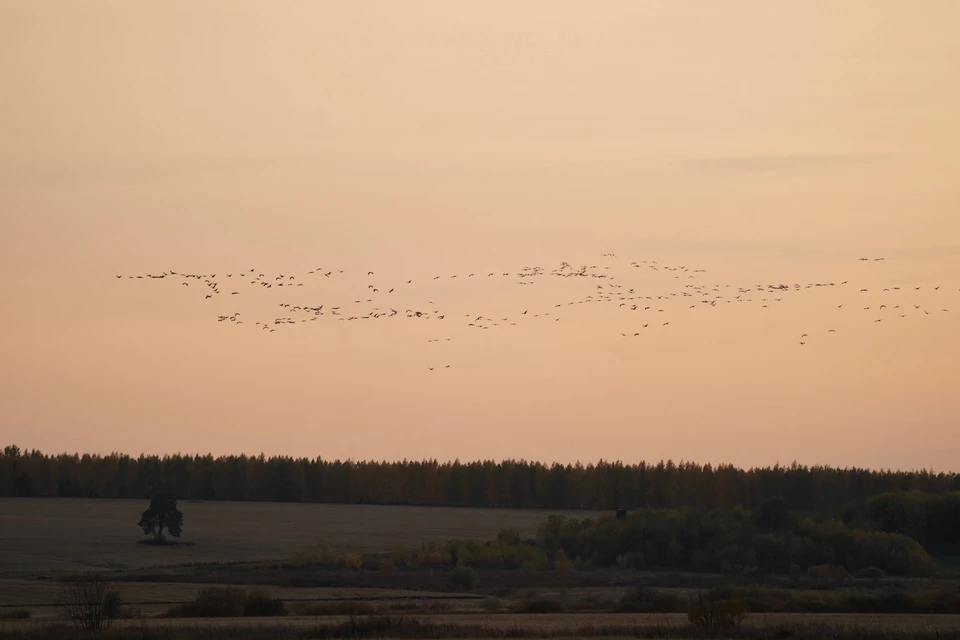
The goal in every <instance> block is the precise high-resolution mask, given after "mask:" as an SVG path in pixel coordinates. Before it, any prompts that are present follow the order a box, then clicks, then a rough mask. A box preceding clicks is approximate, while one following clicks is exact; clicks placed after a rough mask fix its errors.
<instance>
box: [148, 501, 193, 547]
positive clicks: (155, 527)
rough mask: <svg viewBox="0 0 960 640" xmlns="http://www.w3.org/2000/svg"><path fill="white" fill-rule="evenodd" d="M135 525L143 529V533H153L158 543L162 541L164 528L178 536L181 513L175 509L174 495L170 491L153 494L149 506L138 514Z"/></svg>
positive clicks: (181, 522)
mask: <svg viewBox="0 0 960 640" xmlns="http://www.w3.org/2000/svg"><path fill="white" fill-rule="evenodd" d="M137 526H138V527H140V528H141V529H143V534H144V535H153V536H154V540H155V542H157V543H158V544H159V543H162V542H163V530H164V528H166V529H167V531H169V532H170V535H172V536H173V537H174V538H179V537H180V531H181V527H183V514H182V513H181V512H180V510H179V509H177V498H176V496H174V495H173V494H170V493H161V494H158V495H156V496H154V498H153V500H151V501H150V506H149V507H147V509H146V511H144V512H143V513H142V514H140V522H138V523H137Z"/></svg>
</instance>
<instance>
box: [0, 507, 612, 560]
mask: <svg viewBox="0 0 960 640" xmlns="http://www.w3.org/2000/svg"><path fill="white" fill-rule="evenodd" d="M147 505H148V501H146V500H97V499H81V498H68V499H60V498H3V499H0V576H5V577H15V576H16V577H36V576H37V575H39V574H47V573H57V572H77V571H86V570H91V569H97V570H110V569H136V568H142V567H149V566H158V565H172V564H186V563H188V564H194V563H201V562H235V561H242V560H246V561H250V560H266V559H286V558H289V557H290V554H292V553H294V552H296V551H302V550H308V549H318V548H323V547H337V548H340V549H349V550H357V551H363V552H377V551H391V550H395V549H398V548H401V547H406V546H417V545H419V544H420V543H422V542H428V541H432V540H446V539H448V538H480V539H483V538H492V537H494V536H495V535H496V533H497V531H499V530H500V529H504V528H507V527H513V528H515V529H517V530H519V531H520V533H521V534H522V535H532V534H533V532H534V531H535V530H536V527H537V526H538V525H540V524H541V523H542V522H543V521H544V520H545V519H546V517H547V516H548V515H549V514H550V513H554V512H552V511H551V512H547V511H541V510H533V509H465V508H453V507H451V508H446V507H395V506H379V505H333V504H289V503H266V502H190V501H183V502H181V503H180V510H181V511H183V514H184V526H183V536H182V537H181V538H180V542H182V543H184V544H183V545H178V546H170V547H154V546H148V545H142V544H137V543H138V542H140V541H141V540H143V538H144V537H143V534H142V532H140V531H139V530H138V529H137V527H136V522H137V520H138V519H139V517H140V512H141V511H143V510H144V509H145V508H146V507H147ZM557 513H560V512H557ZM566 513H568V514H569V513H572V514H573V515H576V516H578V517H585V516H588V515H591V514H595V513H596V512H587V511H577V512H566Z"/></svg>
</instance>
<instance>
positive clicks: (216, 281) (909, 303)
mask: <svg viewBox="0 0 960 640" xmlns="http://www.w3.org/2000/svg"><path fill="white" fill-rule="evenodd" d="M602 258H603V259H604V260H603V262H607V263H609V262H611V261H614V262H615V263H619V264H620V265H626V263H625V262H620V260H619V259H618V258H617V256H616V254H615V253H612V252H611V253H604V254H603V255H602ZM859 260H860V261H863V262H868V261H874V262H879V261H883V260H884V258H882V257H879V258H864V257H862V258H859ZM628 268H629V269H631V270H634V269H637V270H642V273H644V275H648V276H653V275H659V276H663V277H667V278H670V279H672V280H676V281H680V282H675V283H674V286H673V287H671V289H672V290H671V291H669V292H665V293H660V294H653V293H652V292H644V291H641V290H640V286H639V285H635V286H632V287H631V286H628V285H629V284H630V282H624V281H627V280H633V279H632V278H630V277H629V276H626V277H624V275H623V274H619V275H618V274H617V273H611V265H610V264H602V265H596V264H594V265H582V266H579V267H574V266H573V265H572V264H570V263H569V262H561V263H560V264H559V266H557V267H555V268H553V269H549V270H548V269H545V268H543V267H540V266H528V267H524V268H522V269H520V270H513V271H504V270H497V271H484V272H472V273H454V274H443V275H434V276H432V277H428V278H426V280H427V283H426V284H431V281H432V283H436V281H443V280H446V281H448V282H451V283H453V282H462V281H464V280H471V279H475V280H481V279H488V280H489V279H493V280H500V281H504V282H508V283H511V284H515V285H518V286H529V285H534V284H536V283H537V282H538V281H541V280H542V279H544V278H556V279H563V280H568V281H577V282H580V283H588V284H589V286H587V287H585V290H584V291H585V295H583V296H581V297H579V298H577V299H574V300H570V299H566V300H564V301H561V302H556V303H553V304H552V305H550V306H549V307H543V308H528V309H524V310H523V311H522V312H520V311H519V310H518V311H517V313H516V314H514V315H513V316H512V317H509V316H508V317H504V316H502V314H486V313H476V312H472V313H465V314H464V313H457V314H456V315H454V314H451V313H450V311H448V310H444V309H443V308H441V306H440V305H438V304H436V303H435V302H434V301H433V300H429V301H424V302H423V303H421V304H418V305H415V306H408V305H406V304H399V301H400V300H401V299H402V298H401V294H403V293H404V288H407V289H408V290H410V289H411V287H412V286H413V285H414V283H415V282H416V288H415V292H419V293H422V292H423V290H424V289H423V284H424V283H423V282H421V280H424V279H422V278H421V279H417V280H415V279H413V278H400V279H395V280H394V279H385V278H383V277H381V276H380V275H379V274H377V273H375V272H374V271H366V272H361V273H360V274H359V275H361V276H364V282H365V283H366V284H365V287H364V288H363V289H361V290H359V291H357V292H356V294H355V295H353V296H350V297H349V299H343V300H338V301H336V304H333V301H331V300H329V299H328V300H317V301H315V302H304V301H303V299H304V298H307V297H314V296H315V292H316V288H317V287H318V286H320V285H324V284H328V283H331V281H335V280H337V279H339V278H344V277H345V276H346V275H351V274H346V273H345V271H344V270H343V269H331V268H323V267H317V268H316V269H312V270H310V271H307V272H306V273H303V274H291V273H271V274H267V273H265V272H263V271H261V270H259V269H256V268H250V269H241V270H234V271H230V272H227V271H218V272H216V273H190V272H183V271H174V270H172V269H171V270H169V271H162V272H160V273H156V274H154V273H147V274H139V275H123V274H117V275H116V278H117V279H129V280H154V281H161V282H168V283H169V282H173V283H176V284H178V285H179V287H180V288H182V289H184V290H185V291H188V292H191V293H192V292H194V291H196V290H197V289H199V291H200V293H199V294H198V296H199V295H202V296H203V297H202V300H206V301H211V300H213V299H215V298H219V297H221V296H225V297H231V298H232V297H233V296H246V295H250V294H251V293H260V292H266V291H267V290H270V291H272V293H274V294H279V293H281V292H283V293H286V292H289V301H281V302H278V303H277V304H278V306H277V308H278V309H279V310H280V311H278V313H277V314H275V315H274V317H272V318H267V319H263V320H257V321H255V322H253V324H252V325H250V322H249V319H248V318H246V316H243V315H242V314H241V312H239V311H236V312H233V313H231V314H226V315H224V314H220V315H218V316H217V321H218V322H221V323H225V324H228V325H234V326H240V325H248V326H252V327H253V328H255V329H256V330H257V331H259V332H262V333H265V334H272V333H276V332H277V331H279V330H282V329H284V328H287V327H289V326H290V325H300V324H307V323H312V322H318V321H329V320H335V321H339V322H363V321H371V320H387V319H408V320H419V321H425V320H434V321H438V322H439V321H443V322H445V323H451V322H454V323H455V322H460V323H462V324H463V325H465V326H466V327H467V328H470V329H476V330H481V331H486V330H490V329H495V328H503V327H511V326H516V325H517V323H518V322H525V321H532V320H534V319H542V320H549V321H553V322H559V321H560V320H561V318H562V316H563V313H564V310H565V308H567V307H570V306H572V305H596V304H602V305H606V306H615V308H616V309H618V310H620V311H623V312H625V313H631V314H633V313H635V314H636V316H634V317H635V318H636V319H635V320H631V324H632V325H633V329H632V330H630V331H624V332H621V333H620V335H621V337H622V338H637V337H640V336H641V335H643V334H644V332H645V331H648V330H651V328H655V327H663V328H666V327H669V326H670V322H671V320H669V319H666V318H665V317H664V316H663V315H661V314H664V313H668V309H669V310H673V309H675V308H676V307H677V306H683V308H687V309H689V310H695V309H698V308H706V309H710V308H715V307H717V306H720V305H736V304H758V305H760V307H761V308H767V307H769V306H771V305H775V304H778V303H780V302H782V301H783V300H784V299H785V297H786V296H789V295H794V294H796V293H798V292H802V291H805V290H810V289H820V288H832V287H841V288H842V287H849V288H851V289H855V290H856V291H858V292H859V293H861V294H863V293H869V292H871V291H874V289H875V288H873V289H872V288H870V287H862V288H861V287H853V286H851V285H850V284H849V281H847V280H844V281H841V282H808V283H793V284H752V285H746V286H737V285H731V284H719V283H714V284H706V283H704V282H702V281H703V280H705V279H706V278H707V276H706V275H705V274H706V273H707V271H706V270H705V269H694V268H692V267H689V266H686V265H679V264H678V265H667V264H660V263H658V262H657V261H656V260H649V261H648V260H641V261H631V262H630V263H629V266H628ZM681 285H682V286H681ZM303 287H307V288H306V290H302V288H303ZM921 290H929V291H930V292H934V293H936V292H940V290H941V287H940V286H939V285H937V286H923V285H921V286H914V285H909V286H888V287H882V293H883V294H887V295H886V296H885V297H884V299H885V300H886V302H884V303H882V304H879V305H878V304H876V303H874V304H862V305H860V306H861V307H862V310H863V311H864V312H870V313H872V314H874V315H873V317H871V319H872V321H873V322H875V323H879V322H883V321H884V320H886V319H891V320H892V319H894V318H898V317H899V318H905V317H907V315H908V314H911V313H913V314H925V315H929V314H931V313H948V312H949V311H950V309H949V308H948V307H947V306H940V305H939V304H938V305H937V306H934V307H929V308H928V306H927V305H926V304H916V301H915V300H908V299H906V298H905V296H904V294H910V293H913V292H917V291H921ZM587 291H589V293H587ZM943 293H947V292H946V290H944V292H943ZM338 294H339V295H342V288H340V289H338ZM404 299H405V298H404ZM941 300H942V298H941ZM854 304H855V303H854ZM845 305H848V308H849V307H850V306H853V304H850V303H844V304H840V305H838V308H841V309H842V308H844V306H845ZM666 317H667V318H669V317H670V316H669V315H668V316H666ZM826 331H827V333H835V332H836V330H835V329H833V328H829V329H827V330H826ZM809 339H810V334H809V333H803V334H801V335H800V336H799V339H798V342H799V344H800V345H805V344H807V342H808V341H809ZM441 341H450V338H431V339H429V340H428V341H427V342H441ZM450 366H451V365H450V364H446V365H442V366H441V365H437V366H431V367H428V368H429V369H430V370H431V371H433V370H435V369H449V368H450Z"/></svg>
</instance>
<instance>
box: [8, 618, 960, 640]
mask: <svg viewBox="0 0 960 640" xmlns="http://www.w3.org/2000/svg"><path fill="white" fill-rule="evenodd" d="M357 620H358V621H359V622H360V623H361V624H362V623H363V620H362V619H357ZM403 620H405V621H407V622H413V623H420V624H423V625H428V626H430V627H432V628H433V630H434V631H433V633H427V634H422V635H421V634H415V635H409V636H407V637H441V638H442V637H464V635H463V632H467V633H469V632H471V631H477V632H480V633H482V632H486V633H488V634H490V636H491V637H502V636H503V635H509V636H510V637H538V636H539V637H578V636H583V637H588V636H604V637H616V636H617V635H619V634H621V633H622V636H623V637H631V636H632V637H638V636H640V637H643V636H644V635H647V637H650V635H652V634H649V632H652V631H659V632H660V633H657V634H656V635H655V636H654V637H661V638H683V637H703V634H697V633H695V630H693V629H692V628H691V627H690V625H689V622H688V621H687V618H686V616H685V615H683V614H577V615H573V614H555V615H552V614H482V613H478V614H466V615H465V614H431V615H418V616H405V617H404V618H403ZM349 621H350V619H349V618H347V617H345V616H328V617H322V618H318V617H285V618H246V619H244V620H242V621H239V620H236V619H191V620H182V619H155V620H150V621H148V622H146V623H144V622H143V621H140V620H119V621H117V622H116V623H114V625H113V626H112V628H111V630H112V631H114V632H119V633H122V632H124V631H130V632H136V631H138V630H142V629H144V628H148V629H149V630H150V633H151V636H153V637H156V636H157V635H158V632H162V631H168V632H176V631H177V630H181V631H183V632H189V635H184V636H183V637H210V636H209V635H208V634H212V633H216V632H217V631H227V630H245V631H247V632H250V631H259V632H261V634H263V632H266V633H267V635H259V636H258V637H275V638H285V637H291V638H293V637H311V636H313V635H314V634H316V636H317V637H322V635H321V634H320V633H318V630H320V629H324V628H329V627H333V626H334V625H342V624H345V623H348V622H349ZM144 625H146V627H145V626H144ZM47 626H48V625H47V624H46V623H43V622H41V621H18V622H11V621H7V622H0V633H11V632H16V631H20V632H29V631H30V630H32V629H33V630H41V629H43V628H45V627H47ZM784 628H789V629H792V630H793V631H794V632H795V633H796V635H801V634H803V635H802V637H817V632H818V631H821V632H824V634H827V632H829V635H830V637H838V636H837V635H836V634H842V635H841V637H847V636H846V634H847V633H849V634H850V637H853V636H855V637H869V636H867V635H866V634H867V633H870V632H881V633H883V634H884V637H913V636H914V635H919V634H925V635H932V636H934V637H954V636H955V634H956V633H957V632H958V630H960V621H958V619H957V616H948V615H883V614H850V615H844V614H767V615H754V616H751V617H750V618H748V619H747V620H746V621H745V622H744V623H743V629H742V630H741V631H746V632H747V633H748V634H749V633H750V631H751V630H757V631H761V632H762V631H765V630H766V631H770V632H772V633H773V634H774V635H778V634H776V630H779V629H784ZM458 629H459V631H458ZM435 630H442V631H445V632H446V633H439V634H437V632H436V631H435ZM578 631H579V633H578ZM811 631H813V635H812V636H811V635H810V634H811ZM645 632H647V633H645ZM663 632H666V633H663ZM304 634H307V635H306V636H304ZM648 634H649V635H648ZM940 634H944V635H943V636H940ZM946 634H950V635H949V636H947V635H946ZM236 635H237V636H239V635H240V634H239V633H237V634H236ZM324 635H325V634H324ZM731 635H733V634H731ZM177 637H180V636H177ZM361 637H362V635H361ZM376 637H384V636H376ZM385 637H390V636H385ZM469 637H482V635H471V636H469ZM712 637H723V636H717V635H714V636H712ZM761 637H762V636H761ZM780 637H789V636H780Z"/></svg>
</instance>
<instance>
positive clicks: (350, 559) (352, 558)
mask: <svg viewBox="0 0 960 640" xmlns="http://www.w3.org/2000/svg"><path fill="white" fill-rule="evenodd" d="M343 566H345V567H346V568H347V569H360V568H362V567H363V556H362V555H360V554H359V553H348V554H347V555H346V556H344V558H343Z"/></svg>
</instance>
